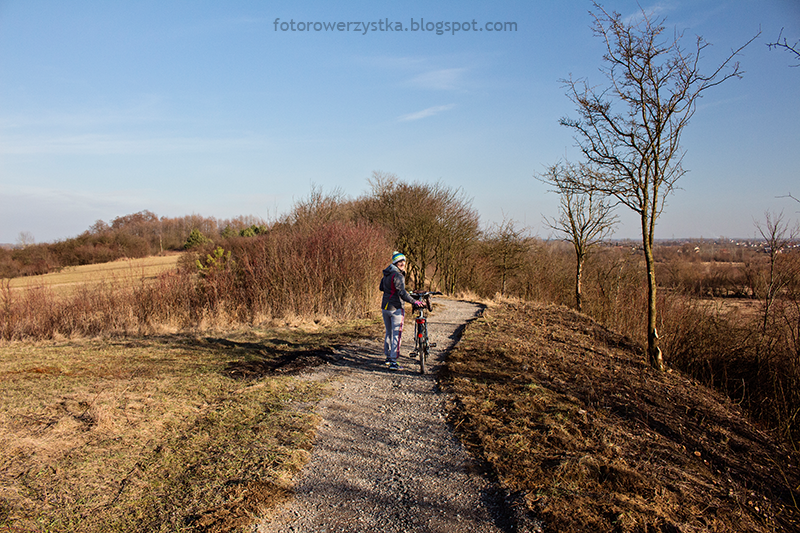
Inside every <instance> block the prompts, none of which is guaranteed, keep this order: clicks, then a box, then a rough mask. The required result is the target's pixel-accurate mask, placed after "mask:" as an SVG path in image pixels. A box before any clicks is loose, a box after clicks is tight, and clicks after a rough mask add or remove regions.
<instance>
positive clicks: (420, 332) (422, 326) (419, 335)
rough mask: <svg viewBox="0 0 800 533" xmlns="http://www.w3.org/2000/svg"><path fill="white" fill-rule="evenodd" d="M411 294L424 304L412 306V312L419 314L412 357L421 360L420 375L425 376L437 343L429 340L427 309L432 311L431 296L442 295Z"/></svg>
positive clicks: (432, 293) (415, 320)
mask: <svg viewBox="0 0 800 533" xmlns="http://www.w3.org/2000/svg"><path fill="white" fill-rule="evenodd" d="M409 294H410V295H411V297H412V298H414V299H415V300H419V301H421V302H423V304H424V305H422V306H419V307H418V306H416V305H412V306H411V310H412V311H418V314H417V316H416V317H415V318H414V351H413V352H411V354H410V356H411V357H417V358H418V359H419V373H420V374H425V373H426V372H427V368H426V365H427V363H428V356H429V355H430V349H431V348H436V343H435V342H430V340H429V339H428V319H427V318H426V317H425V309H427V310H428V311H431V310H432V307H431V296H434V295H436V294H442V293H441V292H439V291H436V292H431V291H426V292H412V293H409Z"/></svg>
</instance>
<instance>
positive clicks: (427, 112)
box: [397, 104, 456, 122]
mask: <svg viewBox="0 0 800 533" xmlns="http://www.w3.org/2000/svg"><path fill="white" fill-rule="evenodd" d="M455 106H456V105H455V104H447V105H437V106H433V107H429V108H427V109H423V110H422V111H417V112H416V113H409V114H408V115H403V116H401V117H398V119H397V120H399V121H400V122H409V121H412V120H419V119H422V118H428V117H432V116H434V115H438V114H439V113H442V112H443V111H449V110H451V109H453V108H454V107H455Z"/></svg>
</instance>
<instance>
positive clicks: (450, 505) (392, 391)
mask: <svg viewBox="0 0 800 533" xmlns="http://www.w3.org/2000/svg"><path fill="white" fill-rule="evenodd" d="M435 303H436V304H437V307H436V308H435V312H434V314H433V315H432V316H431V318H430V322H429V333H430V336H431V341H432V342H436V343H437V344H438V346H437V347H436V348H434V349H433V357H432V359H433V367H432V369H431V372H430V373H429V374H427V375H421V374H419V372H418V370H419V367H418V365H417V364H416V362H415V361H414V360H412V359H409V358H408V357H407V354H408V352H409V351H410V349H411V348H410V347H409V338H410V334H409V333H408V331H406V332H405V335H404V341H405V342H404V346H403V348H402V350H401V353H402V354H403V356H402V357H401V359H400V363H401V365H402V366H403V369H402V370H401V371H399V372H393V371H389V370H388V369H386V367H385V366H384V365H383V359H384V357H383V346H382V342H381V343H379V342H377V341H368V342H364V343H363V344H361V345H358V346H353V347H349V348H348V349H347V350H345V353H344V354H343V358H342V360H341V361H340V362H338V363H337V364H335V365H327V366H325V367H318V368H317V369H315V370H313V371H312V372H310V373H308V374H306V375H305V376H304V377H305V378H306V379H332V384H333V387H334V390H335V393H334V394H333V395H331V396H330V397H328V398H326V399H325V400H323V401H322V402H320V404H319V405H318V406H317V408H316V412H317V414H318V415H319V416H320V417H321V418H322V421H321V423H320V425H319V428H318V432H317V436H316V439H315V442H314V450H313V452H312V455H311V459H310V461H309V463H308V464H307V465H306V466H305V467H304V468H303V469H302V470H301V472H300V473H299V475H298V478H297V480H296V482H295V487H294V490H295V498H294V499H293V500H292V501H290V502H289V503H287V504H285V505H284V506H283V507H281V508H280V509H278V510H277V511H276V512H275V513H274V514H273V516H272V517H271V518H270V519H268V520H267V521H265V522H263V523H261V524H259V525H258V526H257V529H256V531H258V532H259V533H274V532H281V533H282V532H304V533H310V532H315V533H317V532H326V531H330V532H333V531H336V532H357V531H358V532H361V531H393V532H405V531H408V532H411V531H413V532H420V531H422V532H436V533H438V532H452V531H458V532H459V533H468V532H469V533H472V532H475V533H494V532H501V531H503V530H504V528H503V529H501V528H500V527H499V526H498V524H499V523H500V521H499V519H498V518H497V517H495V516H493V512H492V509H493V505H492V501H493V498H492V495H493V494H495V491H494V490H493V487H492V486H491V484H490V483H489V482H488V481H486V480H485V479H484V478H483V477H481V475H480V474H479V473H477V471H476V469H475V468H474V463H473V462H472V460H471V458H470V456H469V454H468V453H467V451H466V450H465V449H464V447H463V446H462V445H461V444H460V443H459V442H458V440H457V439H456V438H455V437H454V435H453V433H452V431H451V429H450V428H449V427H448V425H447V423H446V420H445V397H444V394H442V393H440V391H439V389H438V386H437V378H436V372H437V370H438V368H439V366H440V365H441V362H442V359H443V357H444V355H445V354H446V352H447V351H448V350H449V349H450V348H452V346H454V345H455V343H456V342H457V340H458V338H459V337H460V335H461V332H462V330H463V327H464V325H465V324H466V323H467V322H468V321H469V320H470V319H472V318H474V317H475V316H476V314H477V313H478V311H479V309H480V307H479V306H478V305H476V304H473V303H469V302H461V301H455V300H445V299H436V300H435ZM409 318H410V317H407V321H406V327H407V328H408V327H409V321H408V319H409ZM412 324H413V322H412Z"/></svg>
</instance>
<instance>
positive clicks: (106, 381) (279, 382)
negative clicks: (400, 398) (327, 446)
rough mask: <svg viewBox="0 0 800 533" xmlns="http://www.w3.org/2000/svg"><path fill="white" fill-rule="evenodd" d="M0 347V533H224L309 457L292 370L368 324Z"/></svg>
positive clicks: (307, 387)
mask: <svg viewBox="0 0 800 533" xmlns="http://www.w3.org/2000/svg"><path fill="white" fill-rule="evenodd" d="M309 326H310V327H305V328H304V327H294V328H281V329H252V330H247V331H243V332H241V333H238V334H230V335H226V336H224V337H222V338H218V337H214V338H212V337H192V336H164V337H147V338H126V339H119V340H110V341H109V340H106V341H101V340H83V341H70V342H48V343H8V344H6V345H4V346H0V383H2V387H0V531H43V532H44V531H47V532H61V531H64V532H66V531H70V532H73V531H82V532H94V531H97V532H100V531H104V532H107V531H131V532H133V531H165V532H166V531H170V532H174V531H231V530H233V529H235V527H237V526H241V525H244V524H248V523H250V522H252V520H253V517H254V516H256V515H259V514H261V513H262V512H263V511H264V510H265V509H268V508H270V507H272V506H274V505H275V504H276V503H277V502H278V501H281V500H282V499H284V498H286V497H288V495H289V490H288V486H289V480H290V479H291V477H292V475H293V474H294V473H295V472H296V471H297V470H298V469H299V468H300V467H301V466H302V465H303V463H304V462H305V461H306V460H307V458H308V452H309V449H310V446H311V441H312V438H313V434H314V427H315V418H314V416H313V415H312V414H311V412H310V409H309V407H310V406H311V405H313V404H314V403H315V402H316V401H318V399H319V398H320V397H321V395H323V394H324V393H325V389H326V384H325V383H309V382H304V381H301V380H299V379H296V378H295V377H293V376H292V375H291V373H290V372H284V370H286V369H288V368H291V367H292V364H293V362H294V363H296V362H297V360H298V358H300V359H306V360H307V359H309V358H310V359H315V358H316V359H317V360H318V361H319V360H324V358H325V356H326V354H329V353H330V351H331V350H332V349H333V348H332V346H335V345H336V344H337V343H346V342H350V341H352V340H353V339H355V338H358V337H360V336H362V335H369V336H374V335H375V331H374V329H375V324H370V323H364V322H351V323H346V324H339V325H328V326H327V327H325V328H324V333H320V332H314V330H315V329H316V330H319V329H320V328H318V327H316V328H315V327H313V324H311V325H309Z"/></svg>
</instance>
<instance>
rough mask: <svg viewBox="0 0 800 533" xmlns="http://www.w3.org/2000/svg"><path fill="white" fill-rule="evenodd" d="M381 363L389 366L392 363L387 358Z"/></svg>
mask: <svg viewBox="0 0 800 533" xmlns="http://www.w3.org/2000/svg"><path fill="white" fill-rule="evenodd" d="M383 364H384V365H386V366H389V365H391V364H392V362H391V361H390V360H389V359H387V360H386V361H384V362H383Z"/></svg>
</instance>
